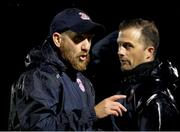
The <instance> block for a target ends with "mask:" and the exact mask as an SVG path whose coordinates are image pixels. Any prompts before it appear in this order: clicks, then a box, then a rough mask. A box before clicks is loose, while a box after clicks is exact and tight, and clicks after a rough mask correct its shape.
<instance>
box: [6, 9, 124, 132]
mask: <svg viewBox="0 0 180 132" xmlns="http://www.w3.org/2000/svg"><path fill="white" fill-rule="evenodd" d="M101 29H102V26H101V25H100V24H97V23H95V22H93V21H92V20H91V19H90V17H89V16H88V15H87V14H85V13H84V12H83V11H81V10H79V9H77V8H68V9H65V10H64V11H62V12H60V13H58V14H57V15H56V16H55V17H54V19H53V20H52V22H51V25H50V32H49V36H48V37H47V39H46V40H45V42H44V43H43V44H42V45H39V46H37V47H35V48H34V49H32V50H31V51H30V52H29V54H28V55H27V57H26V61H25V64H26V71H25V72H24V73H23V74H22V75H21V76H20V77H19V79H18V80H17V82H15V83H14V84H13V86H12V91H11V92H12V94H11V107H10V113H9V130H51V131H52V130H60V131H66V130H69V131H70V130H74V131H85V130H93V124H94V122H95V121H96V120H97V118H104V117H106V116H108V115H115V116H118V115H122V111H126V108H125V107H123V106H122V105H121V104H120V103H119V102H116V100H118V99H122V98H125V97H126V96H123V95H114V96H111V97H109V98H106V99H104V100H103V101H102V102H100V103H99V104H97V105H96V106H95V95H94V89H93V87H92V84H91V82H90V81H89V80H88V79H87V78H86V77H85V76H84V75H83V74H82V73H81V72H82V71H84V70H86V67H87V64H88V62H89V50H90V47H91V39H92V37H93V35H94V34H95V33H96V32H99V31H101Z"/></svg>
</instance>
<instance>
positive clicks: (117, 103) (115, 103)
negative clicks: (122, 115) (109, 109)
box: [113, 102, 127, 112]
mask: <svg viewBox="0 0 180 132" xmlns="http://www.w3.org/2000/svg"><path fill="white" fill-rule="evenodd" d="M113 105H114V106H118V107H119V109H121V110H123V111H124V112H126V111H127V109H126V107H124V106H123V105H122V104H121V103H119V102H113Z"/></svg>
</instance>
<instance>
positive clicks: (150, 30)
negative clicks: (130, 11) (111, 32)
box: [119, 18, 159, 56]
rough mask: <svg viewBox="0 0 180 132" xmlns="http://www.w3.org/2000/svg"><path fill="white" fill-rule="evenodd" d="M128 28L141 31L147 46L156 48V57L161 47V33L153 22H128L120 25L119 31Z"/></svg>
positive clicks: (138, 20) (137, 20) (139, 20)
mask: <svg viewBox="0 0 180 132" xmlns="http://www.w3.org/2000/svg"><path fill="white" fill-rule="evenodd" d="M128 28H136V29H139V30H140V31H141V36H142V39H143V41H144V44H145V45H146V46H149V45H151V46H153V47H154V49H155V50H154V56H155V55H156V52H157V48H158V46H159V32H158V29H157V27H156V25H155V23H154V22H153V21H149V20H144V19H142V18H137V19H132V20H126V21H123V22H121V23H120V24H119V30H125V29H128Z"/></svg>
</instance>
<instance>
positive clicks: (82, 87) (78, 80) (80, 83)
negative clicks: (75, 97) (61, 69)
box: [76, 78, 85, 92]
mask: <svg viewBox="0 0 180 132" xmlns="http://www.w3.org/2000/svg"><path fill="white" fill-rule="evenodd" d="M76 82H77V83H78V85H79V88H80V89H81V91H83V92H85V88H84V85H83V83H82V81H81V80H80V79H79V78H77V79H76Z"/></svg>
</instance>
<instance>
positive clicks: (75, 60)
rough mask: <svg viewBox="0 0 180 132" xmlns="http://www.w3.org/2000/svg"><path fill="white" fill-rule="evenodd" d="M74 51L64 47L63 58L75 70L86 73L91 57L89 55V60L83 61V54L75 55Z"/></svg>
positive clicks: (61, 50)
mask: <svg viewBox="0 0 180 132" xmlns="http://www.w3.org/2000/svg"><path fill="white" fill-rule="evenodd" d="M73 51H74V50H72V49H70V48H67V47H64V46H62V47H61V49H60V52H61V56H62V57H63V59H64V60H66V61H67V62H68V63H69V64H70V65H71V66H72V67H73V68H74V69H75V70H77V71H84V70H86V69H87V65H88V63H89V61H90V56H89V54H88V56H87V60H85V61H81V60H80V55H82V54H83V53H81V52H80V53H74V52H73Z"/></svg>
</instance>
